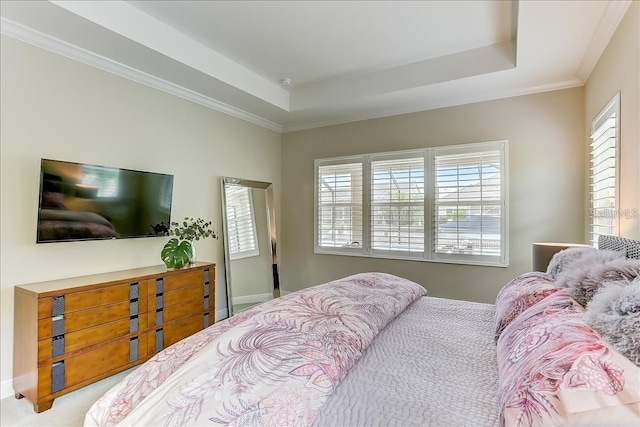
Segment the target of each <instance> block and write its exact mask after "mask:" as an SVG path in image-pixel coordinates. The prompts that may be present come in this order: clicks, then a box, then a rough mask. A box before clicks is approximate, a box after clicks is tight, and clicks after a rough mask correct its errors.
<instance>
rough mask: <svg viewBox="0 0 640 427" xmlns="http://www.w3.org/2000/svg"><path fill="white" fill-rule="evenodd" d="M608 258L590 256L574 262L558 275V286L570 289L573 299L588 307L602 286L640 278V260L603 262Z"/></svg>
mask: <svg viewBox="0 0 640 427" xmlns="http://www.w3.org/2000/svg"><path fill="white" fill-rule="evenodd" d="M598 252H611V251H598ZM613 253H615V252H613ZM606 256H607V255H606V254H605V256H604V257H602V258H600V257H597V256H593V255H590V256H587V257H584V258H581V259H579V260H576V261H574V262H573V263H571V265H569V268H568V269H567V270H565V271H563V272H561V273H560V274H559V275H558V277H557V278H556V286H559V287H563V288H568V289H569V292H570V293H571V296H572V297H573V299H575V300H576V301H577V302H578V303H579V304H580V305H582V306H583V307H586V306H587V304H588V303H589V301H591V298H593V295H594V294H595V293H596V291H597V290H598V288H600V287H601V286H604V285H606V284H607V283H610V282H615V281H618V280H627V281H632V280H633V279H635V278H636V277H638V276H640V260H632V259H624V258H622V259H614V260H612V261H611V260H607V261H604V262H603V260H605V259H606Z"/></svg>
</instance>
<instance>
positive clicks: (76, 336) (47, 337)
mask: <svg viewBox="0 0 640 427" xmlns="http://www.w3.org/2000/svg"><path fill="white" fill-rule="evenodd" d="M214 290H215V264H210V263H203V262H198V263H196V264H195V265H192V266H189V267H187V268H183V269H180V270H175V271H167V269H166V268H165V267H164V266H157V267H145V268H138V269H133V270H125V271H117V272H113V273H105V274H96V275H92V276H83V277H74V278H70V279H62V280H53V281H49V282H41V283H33V284H29V285H20V286H16V287H15V305H14V310H15V316H14V320H15V326H14V346H13V349H14V350H13V376H14V378H13V388H14V390H15V392H16V397H17V398H19V399H20V398H22V397H26V398H27V399H29V400H30V401H31V402H33V406H34V409H35V411H36V412H42V411H46V410H47V409H49V408H51V405H53V399H55V398H56V397H58V396H61V395H63V394H66V393H69V392H71V391H73V390H76V389H79V388H81V387H84V386H86V385H88V384H91V383H94V382H96V381H98V380H101V379H103V378H106V377H108V376H110V375H113V374H115V373H118V372H121V371H124V370H125V369H128V368H131V367H133V366H136V365H139V364H141V363H143V362H144V361H145V360H147V359H149V358H150V357H151V356H153V355H154V354H155V353H157V352H158V351H160V350H162V349H163V348H165V347H168V346H170V345H171V344H173V343H175V342H178V341H180V340H181V339H183V338H185V337H188V336H189V335H192V334H194V333H195V332H198V331H200V330H202V329H203V328H205V327H207V326H209V325H212V324H213V322H214V319H215V301H214V295H215V292H214Z"/></svg>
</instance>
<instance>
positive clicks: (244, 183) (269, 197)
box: [220, 176, 278, 317]
mask: <svg viewBox="0 0 640 427" xmlns="http://www.w3.org/2000/svg"><path fill="white" fill-rule="evenodd" d="M226 184H233V185H237V186H240V187H246V188H251V189H258V190H265V200H266V206H265V207H264V208H265V214H266V215H267V234H268V235H269V236H270V237H271V244H270V245H269V257H270V259H271V264H272V265H276V266H277V265H278V258H277V255H276V254H274V247H273V242H274V241H275V242H276V244H277V234H276V221H275V210H274V207H273V184H272V183H270V182H263V181H251V180H248V179H242V178H233V177H229V176H223V177H221V178H220V186H221V188H220V198H221V200H222V233H223V240H224V257H225V259H224V270H225V282H226V285H227V313H228V315H229V317H231V316H233V315H234V314H235V313H234V312H233V304H232V291H231V284H232V278H231V254H230V252H229V235H228V231H229V230H228V225H227V192H226ZM276 253H277V252H276ZM276 268H277V267H276ZM274 273H275V272H274V271H271V272H270V274H271V276H270V277H271V291H272V292H274V291H275V287H276V283H275V278H274Z"/></svg>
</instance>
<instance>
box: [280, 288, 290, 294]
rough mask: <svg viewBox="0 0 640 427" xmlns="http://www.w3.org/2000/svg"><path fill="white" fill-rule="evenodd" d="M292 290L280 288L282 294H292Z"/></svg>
mask: <svg viewBox="0 0 640 427" xmlns="http://www.w3.org/2000/svg"><path fill="white" fill-rule="evenodd" d="M291 292H292V291H285V290H282V289H280V295H286V294H290V293H291Z"/></svg>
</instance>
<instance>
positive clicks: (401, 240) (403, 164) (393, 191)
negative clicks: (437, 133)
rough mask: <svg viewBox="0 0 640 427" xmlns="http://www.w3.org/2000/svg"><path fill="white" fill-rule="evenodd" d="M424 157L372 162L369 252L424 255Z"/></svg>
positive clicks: (373, 159)
mask: <svg viewBox="0 0 640 427" xmlns="http://www.w3.org/2000/svg"><path fill="white" fill-rule="evenodd" d="M424 164H425V162H424V153H419V155H418V157H415V155H413V156H412V157H409V158H392V159H385V160H375V157H374V158H372V160H371V249H372V250H373V251H374V252H375V251H376V250H380V251H385V250H386V251H403V252H424V200H425V199H424Z"/></svg>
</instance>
